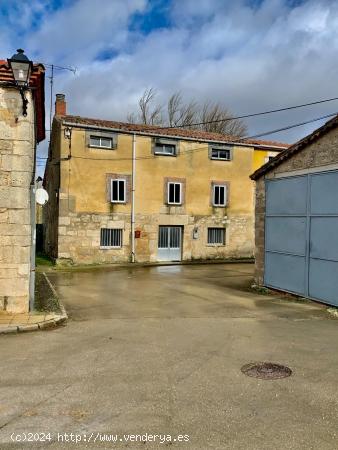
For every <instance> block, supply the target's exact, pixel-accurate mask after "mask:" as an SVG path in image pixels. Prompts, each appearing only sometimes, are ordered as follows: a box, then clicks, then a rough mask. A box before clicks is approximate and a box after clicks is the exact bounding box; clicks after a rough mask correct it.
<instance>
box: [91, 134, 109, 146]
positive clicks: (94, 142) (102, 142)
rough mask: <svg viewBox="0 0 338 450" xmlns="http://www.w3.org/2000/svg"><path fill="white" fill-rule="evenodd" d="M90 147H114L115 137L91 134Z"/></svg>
mask: <svg viewBox="0 0 338 450" xmlns="http://www.w3.org/2000/svg"><path fill="white" fill-rule="evenodd" d="M90 147H98V148H113V147H114V142H113V138H109V137H101V136H95V135H90Z"/></svg>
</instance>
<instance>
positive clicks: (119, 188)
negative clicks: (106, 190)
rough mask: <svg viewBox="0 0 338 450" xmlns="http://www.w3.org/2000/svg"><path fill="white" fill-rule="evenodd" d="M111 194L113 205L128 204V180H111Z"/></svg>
mask: <svg viewBox="0 0 338 450" xmlns="http://www.w3.org/2000/svg"><path fill="white" fill-rule="evenodd" d="M110 192H111V198H110V201H111V202H112V203H126V180H123V179H120V178H117V179H113V180H111V191H110Z"/></svg>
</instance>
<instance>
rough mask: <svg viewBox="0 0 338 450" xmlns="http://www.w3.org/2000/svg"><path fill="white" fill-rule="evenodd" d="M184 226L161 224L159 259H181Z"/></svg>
mask: <svg viewBox="0 0 338 450" xmlns="http://www.w3.org/2000/svg"><path fill="white" fill-rule="evenodd" d="M181 245H182V228H181V227H169V226H160V227H159V233H158V251H157V259H158V260H159V261H181V259H182V250H181Z"/></svg>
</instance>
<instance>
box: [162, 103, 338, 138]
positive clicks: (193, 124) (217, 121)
mask: <svg viewBox="0 0 338 450" xmlns="http://www.w3.org/2000/svg"><path fill="white" fill-rule="evenodd" d="M335 100H338V97H332V98H326V99H323V100H316V101H313V102H309V103H303V104H301V105H294V106H286V107H284V108H278V109H270V110H267V111H262V112H257V113H252V114H242V115H240V116H234V117H226V118H224V119H217V120H209V121H206V122H197V123H191V124H187V125H175V126H167V127H156V129H157V130H161V129H162V130H167V129H172V128H187V127H193V126H199V125H207V124H209V123H219V122H228V121H231V120H238V119H247V118H249V117H257V116H263V115H265V114H272V113H277V112H282V111H290V110H292V109H297V108H305V107H307V106H313V105H319V104H321V103H327V102H333V101H335Z"/></svg>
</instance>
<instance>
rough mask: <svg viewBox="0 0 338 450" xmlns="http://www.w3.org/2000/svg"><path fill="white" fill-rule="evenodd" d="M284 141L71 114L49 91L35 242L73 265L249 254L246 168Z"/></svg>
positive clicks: (249, 193)
mask: <svg viewBox="0 0 338 450" xmlns="http://www.w3.org/2000/svg"><path fill="white" fill-rule="evenodd" d="M286 147H287V145H286V144H280V143H277V142H266V141H257V140H242V141H241V140H238V139H235V138H234V137H231V136H225V135H222V134H215V133H208V132H202V131H196V130H187V129H183V128H161V127H155V126H148V125H136V124H129V123H121V122H113V121H108V120H97V119H90V118H85V117H79V116H72V115H68V114H67V111H66V101H65V97H64V95H62V94H58V95H57V97H56V105H55V117H54V120H53V127H52V136H51V145H50V153H49V158H48V161H47V166H46V172H45V186H46V189H47V190H48V192H49V197H50V201H49V204H48V206H47V209H46V211H45V212H46V214H45V224H46V239H45V250H46V252H47V253H48V254H49V255H50V256H52V257H53V258H56V259H57V260H58V261H59V262H62V261H63V262H71V263H76V264H78V263H112V262H123V261H137V262H151V261H179V260H182V259H183V260H192V259H217V258H245V257H252V256H253V250H254V226H253V218H254V202H253V200H254V191H253V183H252V181H251V180H250V179H249V175H250V173H251V172H252V171H253V170H254V169H255V168H258V167H259V166H260V165H262V164H264V162H265V160H266V158H269V157H271V156H274V155H276V154H277V153H278V152H280V151H281V150H284V149H285V148H286Z"/></svg>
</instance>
